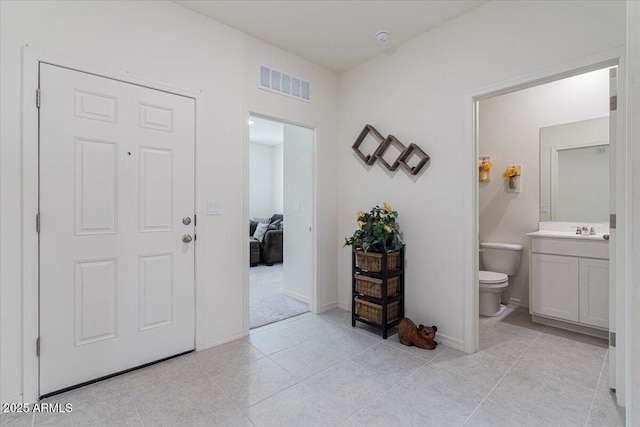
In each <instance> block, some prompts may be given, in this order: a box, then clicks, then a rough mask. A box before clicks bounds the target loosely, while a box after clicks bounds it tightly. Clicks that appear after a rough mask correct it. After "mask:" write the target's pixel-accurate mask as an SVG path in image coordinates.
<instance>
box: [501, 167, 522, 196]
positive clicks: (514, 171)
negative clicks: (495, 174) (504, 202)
mask: <svg viewBox="0 0 640 427" xmlns="http://www.w3.org/2000/svg"><path fill="white" fill-rule="evenodd" d="M519 176H520V167H519V166H509V167H508V168H507V169H506V170H505V171H504V172H503V173H502V177H503V178H504V179H508V180H509V188H510V189H511V190H515V189H517V188H518V181H517V179H518V178H517V177H519Z"/></svg>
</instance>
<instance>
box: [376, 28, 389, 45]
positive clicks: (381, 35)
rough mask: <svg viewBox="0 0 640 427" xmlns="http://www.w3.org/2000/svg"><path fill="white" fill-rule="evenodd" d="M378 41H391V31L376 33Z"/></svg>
mask: <svg viewBox="0 0 640 427" xmlns="http://www.w3.org/2000/svg"><path fill="white" fill-rule="evenodd" d="M376 40H378V41H379V42H386V41H387V40H389V31H387V30H381V31H378V32H377V33H376Z"/></svg>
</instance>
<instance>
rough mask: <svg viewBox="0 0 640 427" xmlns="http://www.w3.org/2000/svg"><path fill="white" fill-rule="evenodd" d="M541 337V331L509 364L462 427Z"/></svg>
mask: <svg viewBox="0 0 640 427" xmlns="http://www.w3.org/2000/svg"><path fill="white" fill-rule="evenodd" d="M541 336H542V331H540V332H539V333H538V336H537V337H536V339H534V340H533V341H532V342H531V344H529V345H528V346H527V348H526V349H525V350H524V351H523V352H522V354H521V355H520V356H518V358H517V359H516V360H515V361H514V362H513V364H511V366H510V367H509V369H507V372H505V373H504V374H503V375H502V377H500V379H499V380H498V382H497V383H495V384H494V385H493V387H491V390H489V392H488V393H487V394H486V395H485V396H484V397H483V398H482V400H481V401H480V403H478V405H477V406H476V407H475V408H474V409H473V411H471V413H470V414H469V416H468V417H467V419H466V420H464V422H463V423H462V425H463V426H464V425H466V424H467V423H468V422H469V420H470V419H471V417H473V414H475V413H476V411H477V410H478V408H480V406H482V404H483V403H484V401H485V400H487V398H488V397H489V396H490V395H491V393H493V391H494V390H495V389H496V388H497V387H498V385H499V384H500V383H501V382H502V380H503V379H504V378H505V377H506V376H507V375H508V374H509V372H511V369H513V367H514V366H515V365H516V363H518V362H519V361H520V359H521V358H522V356H524V355H525V353H526V352H527V351H528V350H529V348H531V346H532V345H534V344H535V343H536V341H538V338H540V337H541Z"/></svg>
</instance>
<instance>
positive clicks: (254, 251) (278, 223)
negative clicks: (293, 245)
mask: <svg viewBox="0 0 640 427" xmlns="http://www.w3.org/2000/svg"><path fill="white" fill-rule="evenodd" d="M283 219H284V216H283V215H280V214H276V215H273V216H272V217H271V219H270V224H269V230H268V231H267V233H266V234H265V235H264V238H263V240H262V243H260V241H258V240H257V239H254V238H253V234H254V233H255V231H256V227H257V226H258V223H257V222H256V221H249V256H250V261H249V262H250V263H251V266H252V267H253V266H255V265H257V264H258V263H259V262H264V263H265V264H267V265H273V263H274V262H282V260H283V248H284V230H283V227H282V221H283Z"/></svg>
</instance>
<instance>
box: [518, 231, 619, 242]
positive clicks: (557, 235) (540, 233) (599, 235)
mask: <svg viewBox="0 0 640 427" xmlns="http://www.w3.org/2000/svg"><path fill="white" fill-rule="evenodd" d="M607 235H608V233H607ZM527 236H531V237H553V238H559V239H581V240H584V239H586V240H606V239H605V237H604V236H605V233H597V234H587V235H583V234H576V233H575V232H573V233H570V232H567V231H554V230H541V231H534V232H532V233H527Z"/></svg>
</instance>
